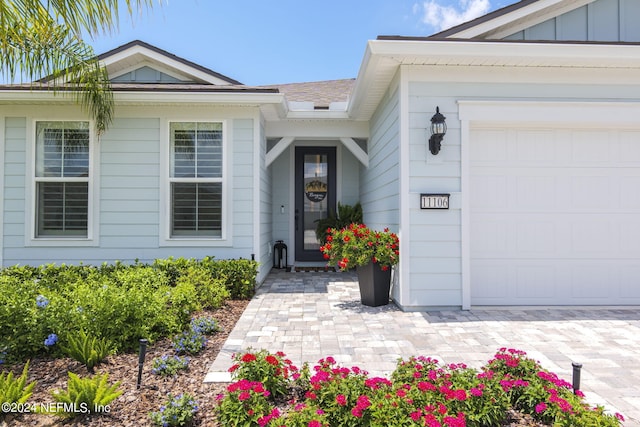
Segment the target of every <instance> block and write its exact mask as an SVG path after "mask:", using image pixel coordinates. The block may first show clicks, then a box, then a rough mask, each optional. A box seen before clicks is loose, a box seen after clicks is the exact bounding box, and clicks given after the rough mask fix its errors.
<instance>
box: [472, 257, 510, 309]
mask: <svg viewBox="0 0 640 427" xmlns="http://www.w3.org/2000/svg"><path fill="white" fill-rule="evenodd" d="M472 268H473V270H474V274H475V275H474V280H475V281H474V286H473V288H472V289H471V298H472V299H477V300H484V301H494V300H495V301H498V300H501V299H503V298H504V296H505V295H508V294H509V283H510V282H511V280H509V274H508V273H509V272H508V269H506V268H504V267H503V266H502V265H500V264H499V263H496V262H493V263H492V262H486V263H481V264H476V265H475V266H473V265H472Z"/></svg>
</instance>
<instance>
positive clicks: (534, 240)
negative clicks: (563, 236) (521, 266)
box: [514, 219, 558, 257]
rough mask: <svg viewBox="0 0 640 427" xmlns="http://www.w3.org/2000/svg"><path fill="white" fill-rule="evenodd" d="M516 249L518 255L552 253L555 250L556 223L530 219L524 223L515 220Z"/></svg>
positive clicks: (528, 255) (547, 254)
mask: <svg viewBox="0 0 640 427" xmlns="http://www.w3.org/2000/svg"><path fill="white" fill-rule="evenodd" d="M514 227H515V228H516V230H517V231H516V236H515V238H516V250H515V253H516V254H517V255H519V256H525V257H530V256H540V255H546V256H549V255H552V254H554V253H555V252H556V248H557V242H556V237H557V236H558V234H557V233H556V224H555V223H554V222H553V221H545V220H537V219H530V220H528V221H526V222H525V223H521V222H517V223H515V224H514Z"/></svg>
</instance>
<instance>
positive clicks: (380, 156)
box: [360, 87, 400, 231]
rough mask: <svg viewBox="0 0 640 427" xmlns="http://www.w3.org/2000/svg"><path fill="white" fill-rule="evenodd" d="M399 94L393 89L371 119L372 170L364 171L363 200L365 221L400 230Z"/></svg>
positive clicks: (370, 153)
mask: <svg viewBox="0 0 640 427" xmlns="http://www.w3.org/2000/svg"><path fill="white" fill-rule="evenodd" d="M399 114H400V113H399V92H398V90H397V87H392V89H390V91H389V92H388V93H387V94H386V95H385V97H384V100H383V102H382V103H381V105H380V106H379V107H378V109H377V110H376V112H375V113H374V116H373V117H372V119H371V136H370V138H369V142H368V147H367V148H368V150H367V152H368V154H369V167H368V168H362V174H361V177H360V183H361V186H360V201H361V203H362V209H363V216H364V222H365V223H367V225H368V226H369V227H372V228H374V229H378V230H382V229H384V228H385V227H389V228H390V229H392V230H394V231H398V227H399V222H400V212H399V207H400V152H399V149H400V142H399V138H400V128H399Z"/></svg>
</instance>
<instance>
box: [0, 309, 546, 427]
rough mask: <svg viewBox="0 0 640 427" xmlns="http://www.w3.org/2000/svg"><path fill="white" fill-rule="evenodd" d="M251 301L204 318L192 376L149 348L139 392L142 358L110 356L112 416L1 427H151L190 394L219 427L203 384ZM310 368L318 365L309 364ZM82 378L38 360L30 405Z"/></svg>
mask: <svg viewBox="0 0 640 427" xmlns="http://www.w3.org/2000/svg"><path fill="white" fill-rule="evenodd" d="M247 304H248V301H228V302H227V303H226V304H225V305H224V306H223V307H221V308H220V309H218V310H215V311H212V312H208V313H203V315H204V314H207V315H211V316H213V317H214V318H215V319H216V320H217V321H218V323H219V325H220V327H221V331H220V332H218V333H216V334H215V335H213V336H210V337H209V338H208V342H207V346H206V347H205V349H204V350H203V351H202V352H201V353H199V354H198V355H197V356H193V357H191V362H190V363H189V370H188V371H186V372H183V373H180V374H178V375H176V376H175V377H169V378H167V377H161V376H158V375H154V374H153V373H151V361H152V360H153V359H154V358H155V357H160V356H162V355H165V354H166V355H171V354H173V349H172V347H171V341H170V340H168V339H164V340H161V341H159V342H156V343H154V344H153V345H150V346H149V347H148V349H147V355H146V362H145V365H144V371H143V376H142V386H141V387H140V388H139V389H138V388H136V385H137V379H138V354H137V353H131V354H120V355H116V356H110V357H109V358H107V360H106V361H105V362H104V363H103V364H101V365H99V366H98V367H97V368H96V373H100V374H101V373H105V372H107V373H109V381H110V382H111V383H113V382H115V381H120V382H121V386H120V389H121V390H123V391H124V393H123V394H122V395H121V396H120V397H119V398H117V399H116V400H115V401H114V402H113V403H112V404H111V405H110V408H109V409H110V412H109V413H108V414H102V415H90V416H86V415H79V416H77V417H75V418H72V419H61V418H59V417H55V416H50V415H43V414H8V415H6V416H5V418H4V419H2V417H1V416H0V427H5V426H7V427H8V426H33V427H53V426H56V427H57V426H74V427H75V426H90V427H110V426H123V427H134V426H135V427H138V426H148V425H151V420H150V418H149V413H150V412H154V411H158V410H159V408H160V406H161V405H163V404H164V403H165V401H166V400H167V395H168V394H169V393H172V394H173V395H176V394H180V393H186V392H188V393H191V394H192V395H193V396H194V397H195V398H196V400H197V401H198V406H199V411H198V415H197V417H196V419H195V422H194V424H193V425H194V426H211V427H218V426H219V424H218V422H217V421H216V415H215V397H216V396H217V395H218V394H219V393H222V392H224V390H225V387H226V384H204V383H203V382H202V381H203V379H204V377H205V375H206V374H207V372H208V370H209V367H210V366H211V364H212V363H213V361H214V360H215V358H216V356H217V355H218V352H219V351H220V349H221V348H222V346H223V344H224V342H225V340H226V339H227V336H228V335H229V333H230V332H231V330H232V329H233V327H234V325H235V324H236V322H237V321H238V319H239V318H240V316H241V315H242V312H243V311H244V309H245V307H246V306H247ZM310 362H311V363H313V362H315V361H310ZM13 370H14V372H15V373H16V374H20V372H21V370H22V366H15V367H14V369H13ZM68 371H71V372H73V373H75V374H78V375H80V376H85V375H87V370H86V368H85V367H84V365H81V364H80V363H78V362H76V361H74V360H72V359H44V358H39V359H34V360H32V361H31V364H30V367H29V381H37V384H36V387H35V388H34V391H33V395H32V397H31V399H30V400H29V402H30V403H36V404H40V403H47V404H51V403H53V398H52V397H51V391H53V390H56V389H64V388H66V384H67V378H68V377H67V372H68ZM525 426H526V427H547V425H546V424H541V423H538V422H536V421H534V420H532V419H531V417H529V416H527V415H522V414H520V413H518V412H517V411H510V412H509V413H508V414H507V421H506V422H505V423H504V424H503V425H502V426H501V427H525Z"/></svg>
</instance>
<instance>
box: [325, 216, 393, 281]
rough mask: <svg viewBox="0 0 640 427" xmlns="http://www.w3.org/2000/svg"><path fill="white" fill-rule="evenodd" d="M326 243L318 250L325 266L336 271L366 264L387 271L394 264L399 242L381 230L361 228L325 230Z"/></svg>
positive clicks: (357, 226)
mask: <svg viewBox="0 0 640 427" xmlns="http://www.w3.org/2000/svg"><path fill="white" fill-rule="evenodd" d="M327 233H328V235H327V241H326V242H325V244H324V245H322V246H321V247H320V250H321V251H322V253H323V254H324V259H326V260H327V262H328V263H329V265H337V266H338V267H339V268H340V270H343V271H344V270H348V269H350V268H352V267H356V266H363V265H367V264H369V263H370V262H373V263H377V264H379V265H380V267H381V268H382V270H387V269H389V268H390V267H392V266H394V265H396V264H397V263H398V260H399V257H400V240H399V239H398V236H397V235H396V234H395V233H393V232H391V231H389V229H388V228H385V229H384V231H376V230H372V229H370V228H369V227H367V226H366V225H364V224H355V223H354V224H351V225H349V226H348V227H345V228H341V229H337V228H330V229H328V230H327Z"/></svg>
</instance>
